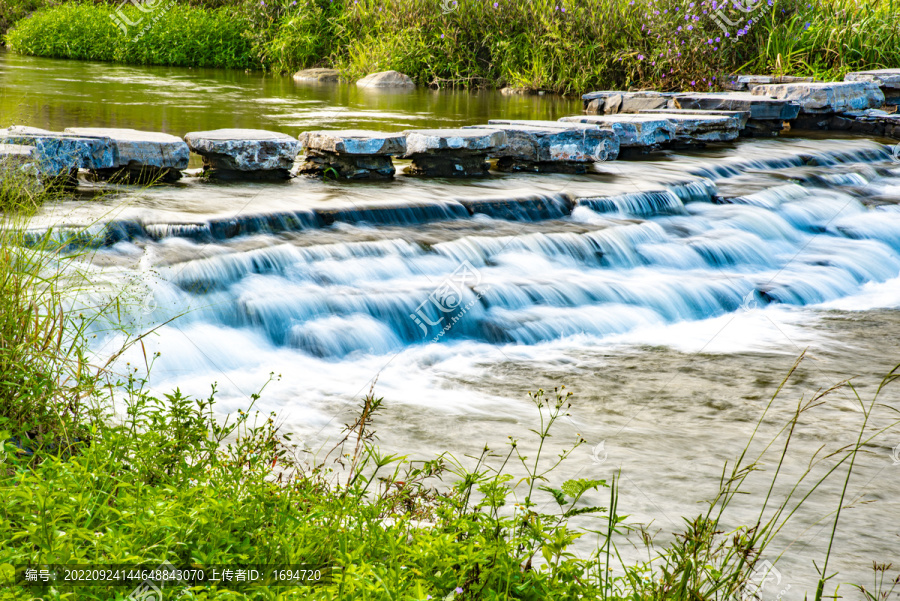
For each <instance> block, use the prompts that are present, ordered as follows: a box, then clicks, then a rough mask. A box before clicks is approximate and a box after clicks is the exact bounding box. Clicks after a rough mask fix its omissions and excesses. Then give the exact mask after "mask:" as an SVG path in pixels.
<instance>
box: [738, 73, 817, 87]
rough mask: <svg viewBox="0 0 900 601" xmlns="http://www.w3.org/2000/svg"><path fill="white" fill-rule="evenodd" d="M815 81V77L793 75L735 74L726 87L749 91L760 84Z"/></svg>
mask: <svg viewBox="0 0 900 601" xmlns="http://www.w3.org/2000/svg"><path fill="white" fill-rule="evenodd" d="M813 81H815V78H813V77H795V76H793V75H779V76H776V75H735V76H733V79H731V80H730V81H728V82H726V83H725V87H726V88H727V89H729V90H735V91H747V90H752V89H753V88H755V87H756V86H759V85H767V84H773V83H803V82H813Z"/></svg>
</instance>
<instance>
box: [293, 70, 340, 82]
mask: <svg viewBox="0 0 900 601" xmlns="http://www.w3.org/2000/svg"><path fill="white" fill-rule="evenodd" d="M340 80H341V72H340V71H338V70H337V69H303V70H302V71H297V72H296V73H294V81H296V82H297V83H336V82H338V81H340Z"/></svg>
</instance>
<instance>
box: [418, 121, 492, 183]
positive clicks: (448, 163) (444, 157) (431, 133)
mask: <svg viewBox="0 0 900 601" xmlns="http://www.w3.org/2000/svg"><path fill="white" fill-rule="evenodd" d="M403 133H404V134H405V135H406V154H405V155H403V156H404V157H405V158H409V159H412V165H411V166H410V167H408V168H407V170H406V172H407V173H408V174H410V175H425V176H429V177H472V176H478V175H485V174H487V172H488V170H489V169H490V163H488V162H487V159H488V158H489V157H493V156H497V155H498V154H499V153H500V152H501V151H503V150H505V149H506V145H507V137H506V132H504V131H500V130H497V129H414V130H407V131H405V132H403Z"/></svg>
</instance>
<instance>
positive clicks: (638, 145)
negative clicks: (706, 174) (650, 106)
mask: <svg viewBox="0 0 900 601" xmlns="http://www.w3.org/2000/svg"><path fill="white" fill-rule="evenodd" d="M559 121H560V122H562V123H590V124H593V125H599V126H600V127H603V128H604V129H611V130H612V131H613V132H615V134H616V135H617V136H619V145H620V146H621V147H622V148H635V149H641V150H648V149H654V148H658V147H659V146H660V145H661V144H665V143H668V142H671V141H673V140H675V138H676V134H675V123H674V122H673V121H671V120H670V119H666V118H662V117H657V116H655V115H646V114H644V115H640V114H634V115H579V116H574V117H562V118H561V119H560V120H559Z"/></svg>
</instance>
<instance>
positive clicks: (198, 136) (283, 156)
mask: <svg viewBox="0 0 900 601" xmlns="http://www.w3.org/2000/svg"><path fill="white" fill-rule="evenodd" d="M184 141H185V142H187V145H188V147H189V148H190V149H191V151H193V152H195V153H197V154H199V155H200V156H202V157H203V166H204V168H206V169H208V170H213V171H226V172H232V171H233V172H239V173H249V172H268V171H281V172H285V174H286V173H287V172H289V171H290V169H291V167H293V166H294V159H296V158H297V154H298V153H299V152H300V143H299V142H298V141H297V139H296V138H293V137H291V136H289V135H287V134H282V133H278V132H274V131H265V130H262V129H216V130H212V131H195V132H191V133H189V134H187V135H186V136H184Z"/></svg>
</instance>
